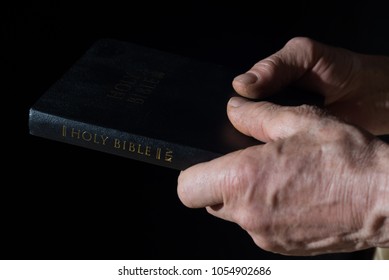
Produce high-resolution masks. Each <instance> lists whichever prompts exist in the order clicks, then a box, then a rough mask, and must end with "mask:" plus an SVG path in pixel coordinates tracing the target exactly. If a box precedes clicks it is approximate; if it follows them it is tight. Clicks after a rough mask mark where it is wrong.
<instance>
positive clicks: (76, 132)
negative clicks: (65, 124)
mask: <svg viewBox="0 0 389 280" xmlns="http://www.w3.org/2000/svg"><path fill="white" fill-rule="evenodd" d="M80 133H81V132H80V130H79V129H78V130H76V129H74V128H73V127H72V129H71V130H70V137H72V138H77V139H80Z"/></svg>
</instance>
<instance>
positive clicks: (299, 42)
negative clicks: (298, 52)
mask: <svg viewBox="0 0 389 280" xmlns="http://www.w3.org/2000/svg"><path fill="white" fill-rule="evenodd" d="M285 47H286V48H289V47H293V48H299V49H304V50H313V49H314V48H315V41H313V40H312V39H310V38H307V37H294V38H292V39H290V40H289V41H288V42H287V43H286V44H285Z"/></svg>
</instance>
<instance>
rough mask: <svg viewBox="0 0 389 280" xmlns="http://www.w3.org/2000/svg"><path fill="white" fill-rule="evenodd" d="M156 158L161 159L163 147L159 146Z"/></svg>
mask: <svg viewBox="0 0 389 280" xmlns="http://www.w3.org/2000/svg"><path fill="white" fill-rule="evenodd" d="M155 158H156V159H161V148H157V153H156V155H155Z"/></svg>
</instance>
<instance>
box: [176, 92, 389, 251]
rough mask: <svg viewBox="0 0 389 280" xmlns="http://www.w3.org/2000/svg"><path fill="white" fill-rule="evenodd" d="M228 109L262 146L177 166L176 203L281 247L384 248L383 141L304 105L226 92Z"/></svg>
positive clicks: (387, 198)
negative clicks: (179, 169) (250, 98)
mask: <svg viewBox="0 0 389 280" xmlns="http://www.w3.org/2000/svg"><path fill="white" fill-rule="evenodd" d="M228 115H229V118H230V120H231V122H232V123H233V125H234V126H235V127H236V128H237V129H239V130H240V131H241V132H243V133H245V134H247V135H250V136H252V137H255V138H257V139H259V140H261V141H263V142H266V144H264V145H258V146H253V147H249V148H247V149H244V150H240V151H237V152H233V153H231V154H228V155H226V156H222V157H220V158H217V159H215V160H212V161H210V162H206V163H200V164H197V165H195V166H193V167H190V168H188V169H187V170H185V171H182V172H181V174H180V176H179V178H178V194H179V198H180V199H181V201H182V202H183V203H184V204H185V205H186V206H188V207H196V208H198V207H206V209H207V210H208V212H209V213H211V214H213V215H215V216H216V217H220V218H222V219H225V220H228V221H232V222H235V223H237V224H239V225H240V226H241V227H242V228H243V229H245V230H246V231H247V232H248V233H249V234H250V235H251V237H252V238H253V240H254V241H255V243H256V244H257V245H258V246H259V247H261V248H263V249H265V250H269V251H272V252H278V253H282V254H288V255H290V254H293V255H311V254H322V253H330V252H342V251H353V250H360V249H364V248H368V247H373V246H389V236H388V232H389V222H388V217H389V189H388V184H389V175H388V170H389V151H388V147H387V145H386V144H384V143H383V142H381V141H380V140H378V139H377V138H375V137H374V136H372V135H371V134H369V133H367V132H365V131H362V130H359V129H357V128H356V127H353V126H351V125H348V124H345V123H342V122H340V121H338V120H337V119H335V118H334V117H331V116H328V115H325V113H324V112H323V111H321V110H319V109H315V108H313V107H309V106H299V107H281V106H278V105H274V104H271V103H268V102H251V101H247V100H246V99H244V98H240V97H234V98H233V99H231V101H230V102H229V105H228Z"/></svg>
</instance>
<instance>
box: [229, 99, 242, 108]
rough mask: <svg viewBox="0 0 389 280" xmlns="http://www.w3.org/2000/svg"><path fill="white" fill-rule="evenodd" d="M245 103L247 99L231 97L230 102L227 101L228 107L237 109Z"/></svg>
mask: <svg viewBox="0 0 389 280" xmlns="http://www.w3.org/2000/svg"><path fill="white" fill-rule="evenodd" d="M246 102H247V99H245V98H243V97H231V98H230V100H229V101H228V106H231V107H234V108H237V107H240V106H242V105H243V104H245V103H246Z"/></svg>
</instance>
